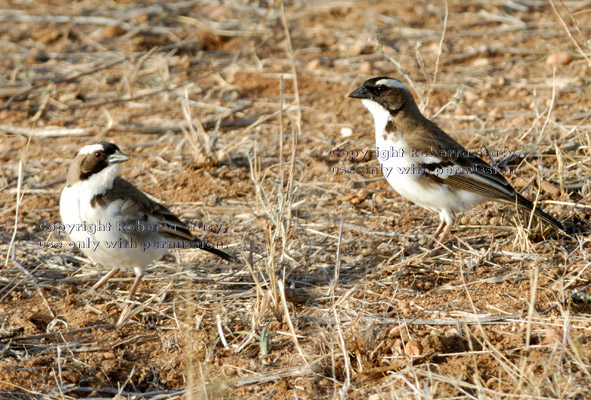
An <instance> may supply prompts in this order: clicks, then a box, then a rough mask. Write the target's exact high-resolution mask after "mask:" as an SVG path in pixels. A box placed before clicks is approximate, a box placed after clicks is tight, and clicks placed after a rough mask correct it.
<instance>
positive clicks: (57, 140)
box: [0, 0, 591, 400]
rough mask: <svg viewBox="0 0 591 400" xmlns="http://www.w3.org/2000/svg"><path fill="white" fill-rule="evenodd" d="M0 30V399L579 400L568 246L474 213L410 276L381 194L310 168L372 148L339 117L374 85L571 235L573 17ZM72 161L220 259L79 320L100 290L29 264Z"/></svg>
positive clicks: (413, 217)
mask: <svg viewBox="0 0 591 400" xmlns="http://www.w3.org/2000/svg"><path fill="white" fill-rule="evenodd" d="M50 3H51V5H50ZM10 7H12V8H9V6H7V8H5V9H3V10H0V21H2V22H4V23H3V24H2V26H1V27H0V31H1V32H2V36H1V37H0V49H2V52H3V58H2V60H1V61H0V63H1V64H2V71H3V72H2V74H0V97H1V98H2V99H3V102H2V104H0V115H1V116H2V124H1V125H0V131H1V132H2V135H3V138H4V140H3V141H2V143H0V156H1V157H2V161H3V163H2V168H1V169H0V172H1V173H0V186H1V187H2V192H1V193H0V204H1V205H2V209H1V211H0V221H1V223H2V224H3V226H4V227H5V228H4V229H3V230H2V231H1V232H0V238H1V240H0V254H2V256H3V257H5V259H2V260H1V261H2V263H1V265H3V268H2V270H1V272H0V282H1V284H0V307H1V308H0V317H1V324H0V349H1V351H2V358H1V360H0V396H1V397H4V398H20V399H32V398H48V399H54V398H55V399H69V398H80V397H91V398H114V396H119V397H117V398H150V399H159V398H173V399H174V398H190V399H215V398H228V399H229V398H231V399H242V398H244V399H250V398H272V399H294V398H298V399H319V398H330V399H345V398H354V399H372V400H378V399H398V398H400V399H408V398H416V399H422V398H462V399H463V398H491V399H504V398H527V399H546V398H576V399H583V398H588V397H590V396H591V391H590V389H589V387H591V364H590V357H591V344H590V343H591V342H590V337H591V300H590V295H589V293H590V290H589V287H590V284H591V282H589V280H590V279H591V256H590V253H591V239H590V237H589V234H588V233H581V234H578V235H574V236H573V237H570V238H569V237H563V236H557V235H555V234H553V233H552V232H551V231H548V230H546V229H545V227H540V226H538V225H537V222H536V221H535V220H532V219H531V218H530V217H529V216H521V215H519V214H517V213H515V212H514V211H513V210H511V208H510V207H505V206H500V205H497V204H492V203H489V204H484V205H481V206H479V207H477V208H476V209H474V210H471V211H469V212H467V213H465V214H464V215H462V216H461V218H460V221H459V223H458V225H457V226H456V228H455V229H454V230H453V236H454V237H453V240H451V241H450V242H449V243H447V247H446V248H444V249H442V251H441V252H439V253H438V254H436V255H434V254H432V253H430V252H428V251H427V250H426V249H424V245H425V244H426V243H428V241H429V240H430V235H431V234H432V233H433V232H434V230H435V225H436V223H437V222H438V221H437V217H436V216H435V215H433V214H432V213H429V212H427V211H425V210H422V209H420V208H418V207H416V206H413V205H411V204H410V203H409V202H407V201H406V200H403V199H401V198H400V197H398V196H397V195H396V194H395V193H394V192H393V191H392V189H391V188H389V186H388V185H387V183H386V182H385V181H384V180H383V179H382V178H381V177H380V176H379V175H376V174H371V173H361V171H360V170H358V172H359V173H355V174H346V175H341V174H335V173H333V172H334V171H335V169H336V168H337V167H339V168H350V167H355V168H361V167H367V168H371V167H375V166H376V165H377V162H376V160H375V159H371V160H369V159H367V158H366V159H363V160H362V159H361V158H360V157H355V156H350V157H336V156H335V155H334V153H333V149H335V148H339V149H341V150H345V151H351V150H368V149H371V148H372V147H373V146H374V142H373V125H372V122H371V117H370V115H369V113H367V112H366V111H365V110H364V109H362V107H361V106H360V105H359V104H358V103H356V102H354V101H350V100H347V99H345V95H346V94H347V93H348V92H350V91H351V90H352V89H354V88H355V87H356V86H357V85H359V84H360V83H361V82H362V81H363V80H364V79H366V78H368V77H370V76H377V75H389V76H393V77H397V78H399V79H401V80H403V81H404V82H405V83H407V84H408V85H409V87H411V88H412V89H413V91H414V92H415V94H416V98H417V101H418V102H420V103H421V107H422V108H423V109H424V112H425V113H426V114H427V115H430V116H432V117H433V118H435V120H436V122H437V123H438V124H439V125H440V126H442V127H443V128H444V129H445V130H446V131H448V132H449V133H451V134H452V135H453V136H454V137H455V138H456V139H457V140H458V141H459V142H461V143H462V144H464V145H465V146H466V147H467V148H469V149H472V150H474V151H479V152H482V153H481V154H485V155H486V151H485V150H484V148H485V147H486V149H487V150H488V152H489V154H491V155H492V156H493V157H494V158H495V159H496V162H497V163H498V165H499V166H502V167H511V168H513V169H514V171H515V172H514V173H513V174H511V175H509V176H508V179H509V180H510V181H511V182H512V184H514V186H515V187H516V188H519V189H520V190H521V191H522V193H523V194H524V196H526V197H528V198H530V199H532V200H535V201H537V202H538V203H539V204H540V205H542V206H543V208H544V209H545V210H547V211H548V212H550V213H551V214H553V215H555V216H557V217H559V218H560V219H562V220H566V221H571V222H572V223H578V224H581V225H582V226H585V224H587V226H588V224H589V223H590V221H591V207H590V206H589V204H591V201H590V200H591V184H590V182H591V181H590V180H589V176H590V175H591V167H590V165H591V133H590V132H591V122H590V121H591V120H590V117H591V113H589V111H588V101H587V100H588V99H589V98H591V89H590V87H591V85H590V83H591V82H590V79H589V73H590V70H589V68H591V66H590V65H589V61H588V60H589V58H590V56H591V46H590V44H589V38H590V37H591V32H590V31H589V30H588V28H587V27H589V26H591V9H590V8H589V4H588V2H585V1H566V2H552V1H551V2H549V3H545V2H541V1H529V0H527V1H526V0H524V1H519V2H516V1H503V2H499V3H494V4H491V3H490V2H485V1H479V0H470V1H448V2H447V3H446V2H445V1H442V2H439V3H433V2H429V1H419V2H417V1H397V2H363V1H344V2H335V1H321V2H316V3H314V4H313V5H311V3H301V2H287V3H286V4H283V2H282V1H279V0H278V1H261V2H220V1H217V0H211V1H205V0H204V1H187V2H174V3H172V4H169V3H165V2H147V1H146V2H111V3H104V2H99V1H93V0H83V1H80V2H76V3H69V2H62V1H60V0H56V1H52V2H47V3H44V2H32V3H19V5H16V3H15V5H12V6H10ZM559 56H560V57H559ZM561 59H562V60H563V61H562V62H555V63H554V64H552V63H550V62H552V61H553V60H561ZM548 60H549V62H547V61H548ZM564 60H566V61H564ZM350 132H352V135H350ZM95 140H109V141H113V142H116V143H117V144H118V145H119V146H120V147H121V148H122V149H124V151H125V152H126V153H128V154H130V155H131V156H132V159H131V160H130V161H129V162H127V163H126V164H124V165H123V167H122V175H123V176H124V177H126V178H128V179H130V180H132V181H133V182H134V183H136V184H137V185H138V186H140V187H141V188H142V189H143V190H145V191H146V192H148V193H150V194H152V195H154V196H155V198H156V199H157V200H158V201H161V202H163V203H165V204H167V205H169V206H170V207H171V208H172V210H173V211H174V212H176V213H178V214H179V215H181V216H182V217H183V219H184V220H186V221H188V222H191V223H195V224H199V223H203V224H205V225H206V226H207V228H205V227H203V226H202V227H198V226H195V229H194V231H195V234H197V235H199V236H204V237H205V238H206V239H207V240H211V241H215V242H217V243H219V244H220V245H225V246H227V249H226V250H227V251H229V252H231V253H233V254H235V255H237V256H239V257H240V262H239V263H237V264H227V263H220V262H218V261H217V260H215V259H214V258H213V257H210V256H209V255H207V254H204V253H203V252H200V251H198V250H183V251H177V252H172V253H171V254H169V255H167V256H165V257H164V258H163V260H160V261H159V262H157V263H155V265H154V266H153V267H151V268H150V269H149V270H148V274H147V276H146V278H145V283H144V284H143V285H142V287H141V288H140V291H139V292H138V299H139V303H138V304H136V305H134V307H135V308H134V310H133V312H132V314H131V315H130V317H129V320H128V322H127V323H126V324H125V325H124V326H122V327H119V328H117V327H116V322H117V319H118V318H119V314H120V313H121V310H122V309H123V307H124V306H125V301H124V299H125V297H126V291H127V290H128V289H129V287H130V285H131V282H132V281H133V276H132V274H131V273H127V274H125V273H124V274H123V275H120V276H118V277H116V278H113V279H112V280H111V281H109V284H108V285H106V287H105V288H104V290H101V291H100V293H99V294H98V295H96V296H95V297H90V298H88V297H85V296H84V295H85V294H86V292H87V290H88V288H89V285H92V283H94V282H95V281H96V279H97V278H98V276H99V274H102V273H104V271H101V269H100V268H97V267H96V266H93V265H92V264H91V263H90V262H89V261H88V260H86V259H84V258H83V257H81V253H80V252H78V251H76V250H72V249H69V248H66V247H63V248H48V247H47V246H41V245H40V243H42V242H43V243H48V242H52V243H54V244H62V245H63V246H65V245H66V244H67V239H66V236H65V235H63V234H59V233H57V232H52V231H51V230H49V229H48V226H51V224H54V223H59V214H58V201H59V200H58V199H59V193H60V191H61V188H62V185H63V177H64V174H65V170H66V168H67V165H68V163H69V160H70V159H71V158H72V156H73V155H74V154H75V152H76V151H77V149H79V148H80V147H81V146H82V145H83V144H86V143H88V142H91V141H95ZM502 150H507V151H512V150H516V151H517V154H516V156H515V157H508V156H507V154H503V153H497V152H496V151H502ZM340 154H341V155H344V154H345V153H340ZM505 156H507V157H505ZM485 157H486V156H485ZM213 225H215V226H213ZM219 225H221V227H220V226H219Z"/></svg>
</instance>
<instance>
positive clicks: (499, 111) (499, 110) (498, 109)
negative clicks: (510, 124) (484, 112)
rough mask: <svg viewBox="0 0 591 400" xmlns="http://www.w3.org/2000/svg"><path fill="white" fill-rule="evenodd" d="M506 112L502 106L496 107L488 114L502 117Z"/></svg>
mask: <svg viewBox="0 0 591 400" xmlns="http://www.w3.org/2000/svg"><path fill="white" fill-rule="evenodd" d="M504 114H505V112H504V111H503V109H502V108H501V107H494V108H493V109H492V110H490V111H489V112H488V115H489V116H491V117H494V118H500V117H502V116H503V115H504Z"/></svg>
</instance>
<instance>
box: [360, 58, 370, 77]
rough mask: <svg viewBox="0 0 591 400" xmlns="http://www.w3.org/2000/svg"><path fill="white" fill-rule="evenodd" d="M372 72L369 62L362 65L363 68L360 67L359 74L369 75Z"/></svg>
mask: <svg viewBox="0 0 591 400" xmlns="http://www.w3.org/2000/svg"><path fill="white" fill-rule="evenodd" d="M371 70H372V66H371V63H370V62H369V61H365V62H364V63H363V64H361V67H359V72H361V73H362V74H369V73H370V72H371Z"/></svg>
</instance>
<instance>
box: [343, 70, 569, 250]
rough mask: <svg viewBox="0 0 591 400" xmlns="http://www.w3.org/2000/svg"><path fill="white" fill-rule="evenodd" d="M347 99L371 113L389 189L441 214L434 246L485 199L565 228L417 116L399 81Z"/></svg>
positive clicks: (374, 84) (373, 84)
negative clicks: (462, 214) (358, 102)
mask: <svg viewBox="0 0 591 400" xmlns="http://www.w3.org/2000/svg"><path fill="white" fill-rule="evenodd" d="M349 97H352V98H355V99H361V101H362V103H363V105H364V106H365V107H366V108H367V109H368V110H369V111H370V112H371V114H372V115H373V118H374V122H375V133H376V154H377V156H378V159H379V162H380V164H381V166H382V170H383V171H384V175H385V176H386V179H387V181H388V183H389V184H390V186H392V187H393V188H394V190H396V191H397V192H398V193H399V194H400V195H401V196H403V197H405V198H407V199H408V200H410V201H412V202H413V203H415V204H418V205H420V206H421V207H424V208H426V209H428V210H430V211H435V212H438V213H439V218H440V220H441V223H440V224H439V227H438V228H437V230H436V232H435V239H436V240H437V241H438V245H439V244H441V243H443V242H444V241H445V239H446V238H447V237H448V235H449V233H450V231H451V229H452V227H453V225H454V220H455V217H456V215H457V214H458V213H460V212H463V211H466V210H468V209H470V208H472V207H474V206H475V205H476V204H478V203H480V202H483V201H499V202H503V203H511V204H515V205H517V207H519V208H521V209H523V210H525V211H527V212H530V213H531V212H533V213H534V215H536V216H537V217H538V218H540V219H542V220H544V221H546V222H547V223H549V224H550V225H552V226H554V227H556V228H558V229H560V230H561V231H564V230H565V229H564V226H563V225H562V223H560V222H559V221H558V220H556V219H555V218H553V217H551V216H550V215H548V214H546V213H545V212H543V211H542V210H540V209H539V208H536V207H534V205H533V204H532V202H530V201H529V200H527V199H526V198H524V197H523V196H521V195H520V194H519V193H517V192H516V191H515V189H514V188H513V187H512V186H511V185H510V184H509V182H507V180H506V179H505V178H504V177H503V176H502V175H501V174H500V173H499V171H498V170H497V169H496V168H495V167H493V166H491V165H489V164H488V163H486V162H485V161H483V160H482V159H480V158H479V157H477V156H475V155H474V154H472V153H470V152H469V151H468V150H466V149H465V148H464V147H462V145H460V144H459V143H458V142H456V141H455V140H454V139H452V138H451V137H450V136H449V135H448V134H447V133H445V132H444V131H443V130H442V129H441V128H439V127H438V126H437V125H435V124H434V123H433V122H431V121H430V120H429V119H427V118H426V117H425V116H424V115H423V114H421V112H420V111H419V108H418V107H417V104H416V103H415V101H414V98H413V96H412V94H411V93H410V91H409V90H408V89H407V88H406V86H404V85H403V84H402V83H401V82H400V81H398V80H396V79H392V78H387V77H377V78H372V79H369V80H367V81H365V82H364V83H363V85H361V86H360V87H359V88H357V89H356V90H354V91H353V92H352V93H350V94H349Z"/></svg>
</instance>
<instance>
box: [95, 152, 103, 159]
mask: <svg viewBox="0 0 591 400" xmlns="http://www.w3.org/2000/svg"><path fill="white" fill-rule="evenodd" d="M94 156H95V157H96V158H102V157H103V152H102V151H95V152H94Z"/></svg>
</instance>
